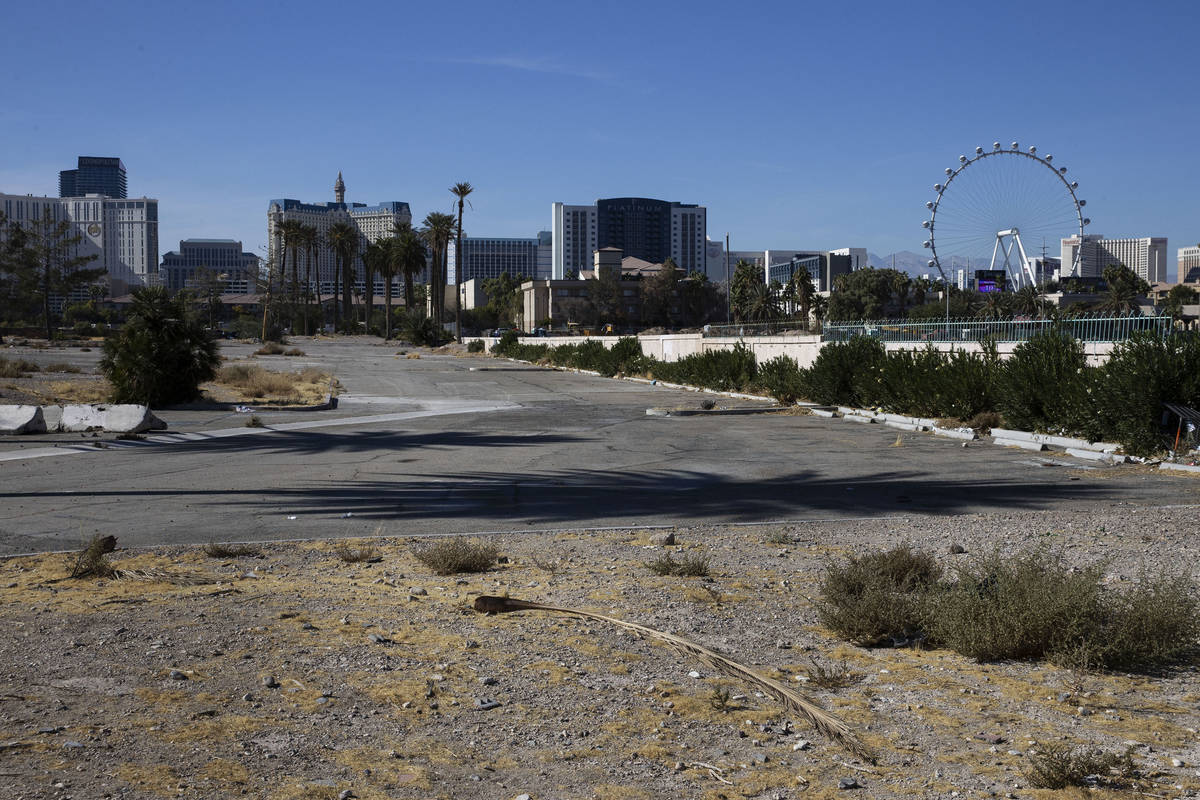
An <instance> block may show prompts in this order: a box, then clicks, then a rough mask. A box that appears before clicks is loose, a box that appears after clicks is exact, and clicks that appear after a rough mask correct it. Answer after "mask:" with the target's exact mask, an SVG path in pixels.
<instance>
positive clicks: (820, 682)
mask: <svg viewBox="0 0 1200 800" xmlns="http://www.w3.org/2000/svg"><path fill="white" fill-rule="evenodd" d="M809 661H811V662H812V665H811V666H808V667H805V668H804V676H805V677H806V678H808V681H807V683H808V685H809V686H816V687H818V688H821V689H844V688H846V687H847V686H852V685H853V684H856V683H859V682H860V681H862V679H863V678H865V677H866V673H863V672H855V671H854V670H853V669H851V668H850V665H849V664H847V663H846V662H845V661H842V662H840V663H838V664H833V663H830V664H828V665H826V664H822V663H821V662H820V661H818V660H817V657H816V656H810V657H809Z"/></svg>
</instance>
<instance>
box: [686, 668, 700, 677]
mask: <svg viewBox="0 0 1200 800" xmlns="http://www.w3.org/2000/svg"><path fill="white" fill-rule="evenodd" d="M688 677H689V678H699V677H700V673H699V672H696V670H692V671H691V672H689V673H688Z"/></svg>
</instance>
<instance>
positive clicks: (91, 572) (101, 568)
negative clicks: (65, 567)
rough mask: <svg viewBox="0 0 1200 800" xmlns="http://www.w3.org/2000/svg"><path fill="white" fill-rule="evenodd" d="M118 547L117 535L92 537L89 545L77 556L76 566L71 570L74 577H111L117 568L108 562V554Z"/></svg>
mask: <svg viewBox="0 0 1200 800" xmlns="http://www.w3.org/2000/svg"><path fill="white" fill-rule="evenodd" d="M116 549H117V537H115V536H100V535H96V536H93V537H92V540H91V541H90V542H88V544H87V547H85V548H83V550H82V551H80V553H79V555H78V556H76V558H75V567H74V569H72V570H71V577H72V578H111V577H112V576H113V575H114V574H115V573H116V570H114V569H113V567H112V565H111V564H109V563H108V554H109V553H111V552H113V551H114V550H116Z"/></svg>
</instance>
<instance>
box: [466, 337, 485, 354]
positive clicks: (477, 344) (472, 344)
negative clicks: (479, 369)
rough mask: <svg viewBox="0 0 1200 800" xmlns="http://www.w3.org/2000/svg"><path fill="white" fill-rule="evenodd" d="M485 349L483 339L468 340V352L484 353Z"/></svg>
mask: <svg viewBox="0 0 1200 800" xmlns="http://www.w3.org/2000/svg"><path fill="white" fill-rule="evenodd" d="M483 350H484V345H483V339H472V340H471V341H469V342H467V352H468V353H482V352H483Z"/></svg>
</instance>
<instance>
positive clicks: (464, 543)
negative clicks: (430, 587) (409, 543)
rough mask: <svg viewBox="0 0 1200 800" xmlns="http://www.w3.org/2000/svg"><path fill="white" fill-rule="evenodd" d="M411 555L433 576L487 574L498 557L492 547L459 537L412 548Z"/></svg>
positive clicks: (497, 552) (497, 553)
mask: <svg viewBox="0 0 1200 800" xmlns="http://www.w3.org/2000/svg"><path fill="white" fill-rule="evenodd" d="M412 553H413V555H414V556H416V558H417V560H418V561H420V562H421V563H422V564H424V565H425V566H427V567H429V568H430V569H431V570H433V573H434V574H435V575H455V574H458V573H460V572H487V570H489V569H490V568H491V566H492V565H493V564H495V563H496V557H497V555H499V551H498V550H497V549H496V548H495V546H493V545H490V544H487V543H486V542H479V541H475V540H472V539H464V538H462V537H459V536H456V537H454V538H453V539H441V540H439V541H436V542H432V543H430V544H425V545H422V546H420V547H416V548H413V551H412Z"/></svg>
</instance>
